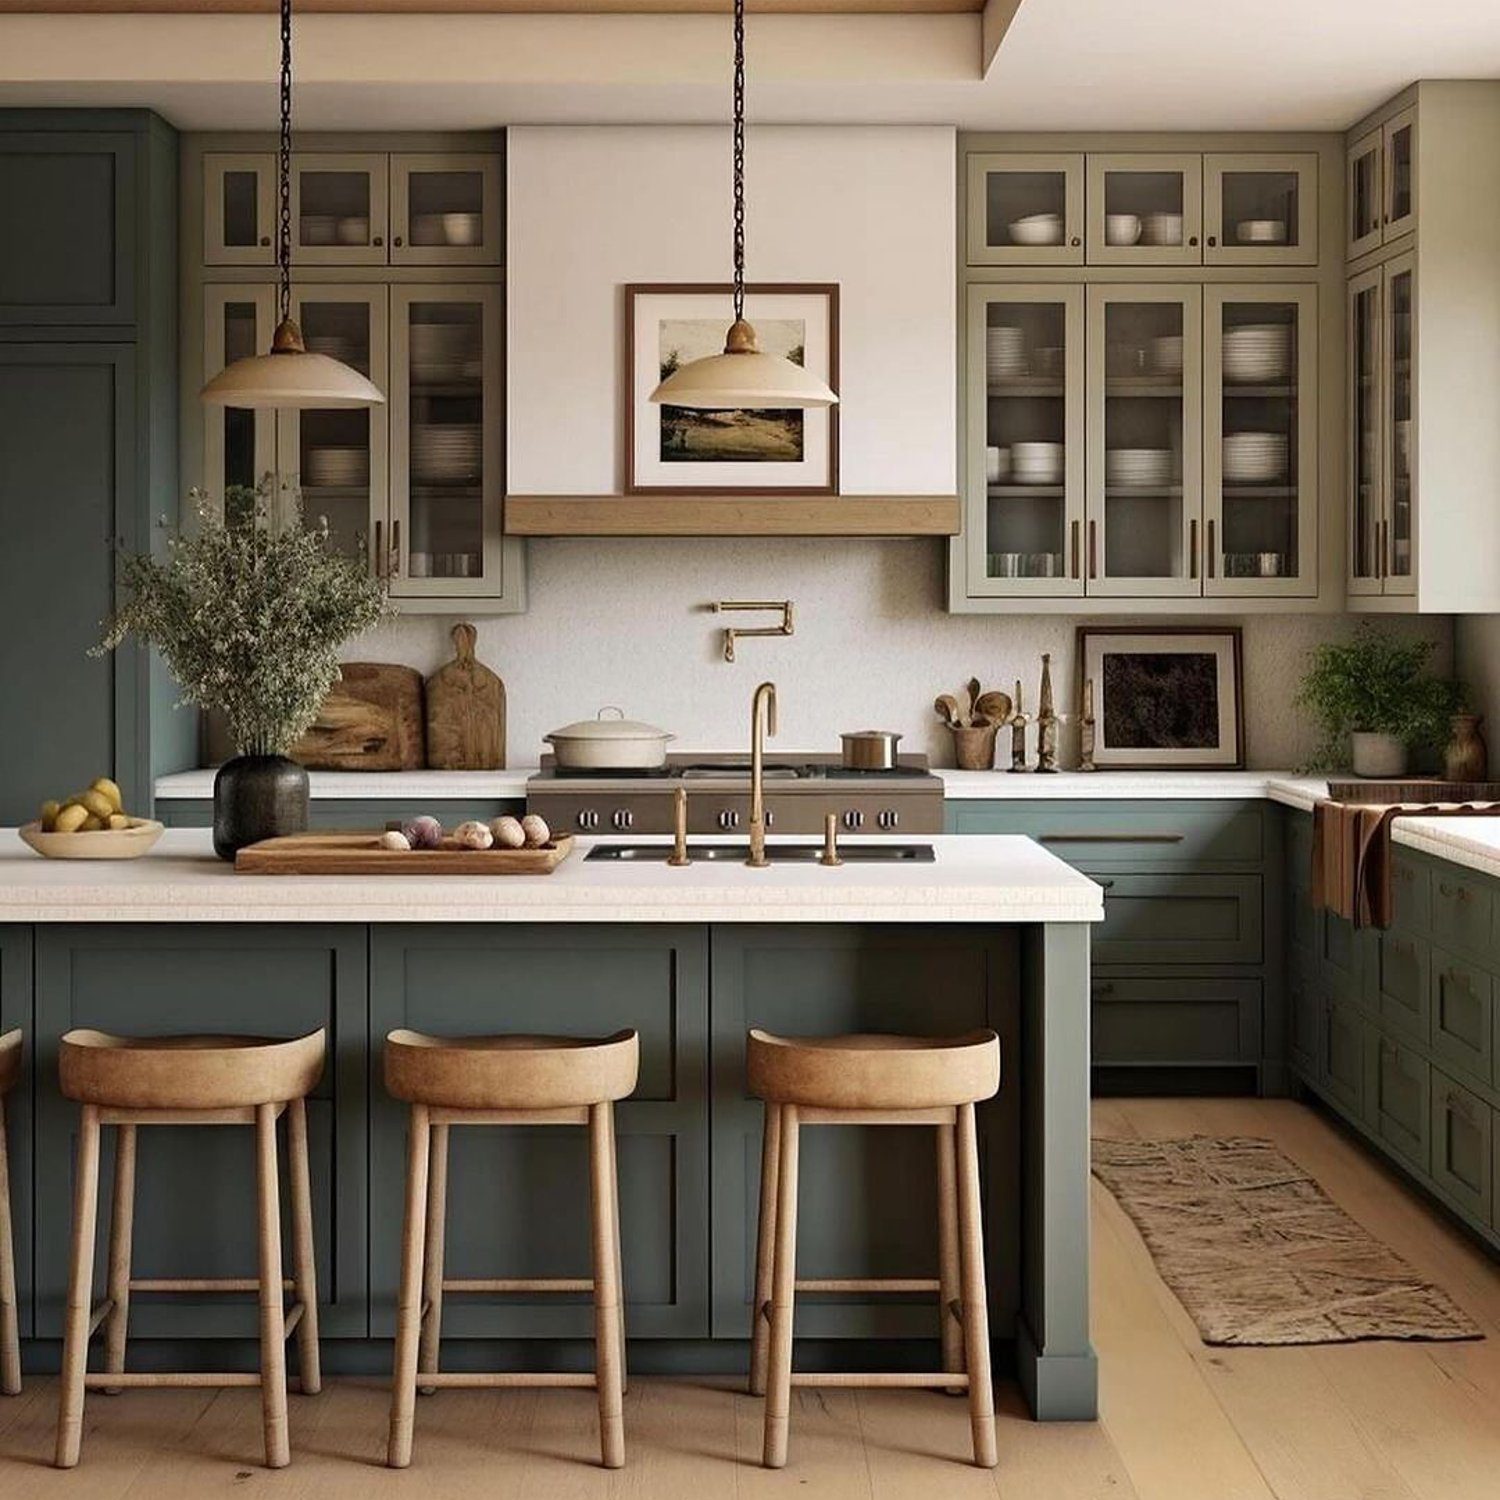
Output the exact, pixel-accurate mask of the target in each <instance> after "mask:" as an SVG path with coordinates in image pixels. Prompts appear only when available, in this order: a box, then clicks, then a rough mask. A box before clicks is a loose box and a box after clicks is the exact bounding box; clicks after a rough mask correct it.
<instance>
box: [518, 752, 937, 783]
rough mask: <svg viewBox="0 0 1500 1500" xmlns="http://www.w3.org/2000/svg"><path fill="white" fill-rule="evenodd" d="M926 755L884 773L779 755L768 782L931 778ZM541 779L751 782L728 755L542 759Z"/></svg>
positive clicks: (745, 766) (743, 761) (745, 767)
mask: <svg viewBox="0 0 1500 1500" xmlns="http://www.w3.org/2000/svg"><path fill="white" fill-rule="evenodd" d="M930 774H931V773H930V772H929V771H928V769H927V757H926V756H925V755H903V756H902V757H901V762H900V764H899V765H895V766H889V767H886V768H885V769H882V770H874V771H860V770H855V769H853V768H851V767H849V766H845V765H843V764H842V763H841V762H840V761H839V760H838V758H837V757H835V756H828V757H819V756H815V755H805V756H804V755H797V756H778V757H776V758H775V759H774V760H773V759H767V761H766V763H765V779H766V780H767V781H815V780H818V779H819V778H822V779H824V780H829V781H835V780H837V781H894V780H900V779H902V778H903V777H904V778H911V777H914V776H928V775H930ZM537 777H539V778H540V779H542V780H545V781H646V782H649V781H670V780H674V779H680V780H682V781H730V780H740V779H744V780H748V779H749V777H750V758H749V756H746V755H726V756H724V757H723V759H707V760H696V759H688V758H687V757H674V758H672V759H669V760H668V761H667V763H666V765H664V766H650V767H640V768H636V769H634V770H631V769H609V770H602V769H601V770H579V769H577V768H575V767H572V766H560V765H558V764H557V762H556V761H555V760H554V759H553V758H552V757H551V756H550V755H549V756H544V757H543V759H542V766H541V770H540V771H538V772H537Z"/></svg>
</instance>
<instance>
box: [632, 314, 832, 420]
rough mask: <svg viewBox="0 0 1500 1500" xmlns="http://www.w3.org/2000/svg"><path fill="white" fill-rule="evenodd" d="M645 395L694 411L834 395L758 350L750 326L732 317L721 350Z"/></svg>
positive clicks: (767, 407)
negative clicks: (721, 351)
mask: <svg viewBox="0 0 1500 1500" xmlns="http://www.w3.org/2000/svg"><path fill="white" fill-rule="evenodd" d="M648 399H649V400H651V401H654V402H656V404H657V405H658V406H683V407H688V408H690V409H693V410H696V411H783V410H785V409H787V408H788V407H794V408H801V409H803V410H806V409H807V408H809V407H822V406H834V405H836V404H837V403H838V399H839V398H838V397H837V396H836V395H834V393H833V392H832V391H831V390H830V389H829V388H828V387H827V386H826V385H824V383H823V382H822V381H821V380H819V379H818V377H817V376H816V375H814V374H813V373H812V372H811V371H810V370H806V369H804V368H803V367H802V366H801V365H794V364H793V363H792V362H791V360H789V359H783V358H782V357H781V356H780V355H779V354H763V353H762V352H761V351H760V349H759V348H758V347H757V345H756V342H755V330H754V329H753V328H752V327H751V326H750V325H749V324H748V323H747V322H745V320H744V319H743V318H736V319H735V321H734V323H733V324H732V325H731V327H730V329H729V334H728V337H727V338H726V339H725V340H724V352H723V353H722V354H710V355H708V356H707V358H705V359H695V360H694V361H693V362H692V363H691V364H687V365H683V366H682V368H681V369H678V370H673V372H672V373H671V374H670V375H668V376H667V378H666V379H665V380H664V381H662V383H661V384H660V385H659V386H657V388H656V389H655V390H654V391H652V392H651V395H650V397H649V398H648Z"/></svg>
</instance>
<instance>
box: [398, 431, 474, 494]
mask: <svg viewBox="0 0 1500 1500" xmlns="http://www.w3.org/2000/svg"><path fill="white" fill-rule="evenodd" d="M483 443H484V434H483V429H482V428H481V427H480V425H479V423H478V422H444V423H442V424H434V425H431V426H426V427H414V428H413V429H412V435H411V469H412V477H413V478H414V479H416V480H417V481H418V482H420V483H424V484H463V483H464V482H465V481H467V480H477V479H478V478H479V473H480V463H481V461H482V455H483Z"/></svg>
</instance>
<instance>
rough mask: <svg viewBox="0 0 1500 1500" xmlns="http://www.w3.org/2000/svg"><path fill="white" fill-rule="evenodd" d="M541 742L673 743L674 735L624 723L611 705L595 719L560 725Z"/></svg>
mask: <svg viewBox="0 0 1500 1500" xmlns="http://www.w3.org/2000/svg"><path fill="white" fill-rule="evenodd" d="M606 714H613V715H614V717H613V718H606V717H605V715H606ZM542 738H543V739H544V740H547V741H549V742H550V741H554V740H593V741H596V742H598V743H600V744H617V743H618V742H619V741H621V740H675V739H676V738H677V736H676V735H675V734H668V733H667V731H666V730H665V729H658V728H657V727H656V725H655V724H643V723H642V722H641V721H640V720H639V719H627V718H626V717H625V712H624V710H623V709H619V708H615V707H614V706H613V705H611V706H610V707H608V708H601V709H600V710H599V714H598V717H597V718H593V719H580V720H579V721H578V722H577V723H576V724H564V725H563V727H562V728H561V729H554V730H553V731H552V733H551V734H544V735H543V736H542Z"/></svg>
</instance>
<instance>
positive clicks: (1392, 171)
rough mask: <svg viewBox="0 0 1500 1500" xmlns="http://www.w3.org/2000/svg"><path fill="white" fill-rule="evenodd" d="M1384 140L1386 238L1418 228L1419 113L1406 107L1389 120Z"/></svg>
mask: <svg viewBox="0 0 1500 1500" xmlns="http://www.w3.org/2000/svg"><path fill="white" fill-rule="evenodd" d="M1383 134H1384V139H1385V152H1384V156H1385V196H1386V203H1385V224H1384V238H1385V239H1387V240H1390V239H1392V238H1394V237H1395V236H1396V235H1400V234H1408V233H1410V232H1411V230H1413V229H1415V228H1416V189H1415V176H1414V174H1415V171H1416V163H1415V160H1414V147H1415V145H1416V114H1415V112H1414V111H1412V110H1409V109H1408V110H1404V111H1403V112H1402V113H1401V114H1399V115H1397V116H1396V117H1395V119H1393V120H1388V121H1387V122H1386V125H1385V129H1384V132H1383Z"/></svg>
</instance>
